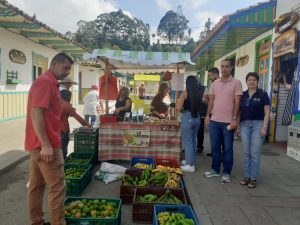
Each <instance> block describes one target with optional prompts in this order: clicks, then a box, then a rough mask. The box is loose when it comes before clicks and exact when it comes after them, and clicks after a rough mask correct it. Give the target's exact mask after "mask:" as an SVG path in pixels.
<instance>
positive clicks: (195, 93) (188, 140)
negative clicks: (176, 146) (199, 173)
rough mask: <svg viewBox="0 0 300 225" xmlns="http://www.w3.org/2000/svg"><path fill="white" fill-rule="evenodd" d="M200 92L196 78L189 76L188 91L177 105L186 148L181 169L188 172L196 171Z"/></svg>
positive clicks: (183, 93)
mask: <svg viewBox="0 0 300 225" xmlns="http://www.w3.org/2000/svg"><path fill="white" fill-rule="evenodd" d="M201 100H202V99H201V96H200V92H199V90H198V86H197V79H196V77H195V76H188V77H187V79H186V91H183V92H182V93H181V95H180V97H179V99H178V102H177V103H176V106H175V107H176V110H177V111H178V112H181V113H182V115H181V135H182V143H183V147H184V150H185V152H184V154H185V160H184V161H183V162H182V164H184V165H183V166H181V169H182V170H183V171H186V172H194V171H195V163H196V160H195V159H196V157H195V154H196V150H197V133H198V129H199V126H200V118H199V111H200V107H199V106H200V102H201Z"/></svg>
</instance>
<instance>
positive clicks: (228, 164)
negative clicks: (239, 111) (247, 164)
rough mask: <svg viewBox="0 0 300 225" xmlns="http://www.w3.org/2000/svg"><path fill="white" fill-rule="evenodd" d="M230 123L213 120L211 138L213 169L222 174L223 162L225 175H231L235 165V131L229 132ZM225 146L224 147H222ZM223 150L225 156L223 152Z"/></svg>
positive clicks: (210, 128) (210, 125)
mask: <svg viewBox="0 0 300 225" xmlns="http://www.w3.org/2000/svg"><path fill="white" fill-rule="evenodd" d="M228 125H229V124H228V123H221V122H216V121H213V120H211V121H210V123H209V136H210V145H211V157H212V163H211V168H212V169H213V170H214V171H216V172H218V173H220V170H221V163H222V161H223V173H226V174H230V173H231V170H232V165H233V138H234V130H227V126H228ZM222 145H223V146H222ZM221 149H222V150H223V156H222V151H221Z"/></svg>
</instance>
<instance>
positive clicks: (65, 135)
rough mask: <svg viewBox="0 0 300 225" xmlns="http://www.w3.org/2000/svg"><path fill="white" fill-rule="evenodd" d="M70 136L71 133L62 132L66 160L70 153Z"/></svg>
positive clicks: (62, 147)
mask: <svg viewBox="0 0 300 225" xmlns="http://www.w3.org/2000/svg"><path fill="white" fill-rule="evenodd" d="M69 141H70V137H69V133H64V132H62V133H61V149H62V152H63V157H64V160H66V158H67V155H68V145H69Z"/></svg>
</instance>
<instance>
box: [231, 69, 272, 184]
mask: <svg viewBox="0 0 300 225" xmlns="http://www.w3.org/2000/svg"><path fill="white" fill-rule="evenodd" d="M246 83H247V86H248V89H247V90H246V91H244V92H243V96H242V100H241V110H240V128H239V127H238V129H237V132H238V134H240V136H241V139H242V142H243V146H244V175H245V177H244V179H243V180H242V181H241V182H240V183H241V185H247V186H248V187H249V188H255V187H256V180H257V177H258V172H259V166H260V158H261V148H262V144H263V141H264V139H265V136H266V134H267V128H268V122H269V118H270V99H269V97H268V94H267V93H266V92H264V91H263V90H261V89H259V88H258V83H259V76H258V74H257V73H255V72H250V73H248V74H247V76H246Z"/></svg>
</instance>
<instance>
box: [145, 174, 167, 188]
mask: <svg viewBox="0 0 300 225" xmlns="http://www.w3.org/2000/svg"><path fill="white" fill-rule="evenodd" d="M167 180H168V174H167V173H165V172H158V173H156V174H155V175H154V176H152V177H151V178H150V179H149V180H148V183H149V184H150V185H152V186H157V187H164V186H165V184H166V182H167Z"/></svg>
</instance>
